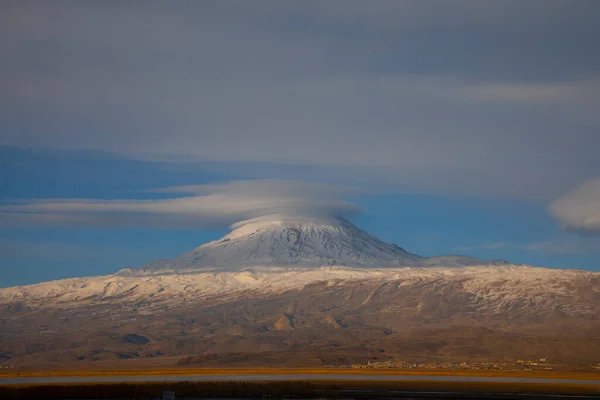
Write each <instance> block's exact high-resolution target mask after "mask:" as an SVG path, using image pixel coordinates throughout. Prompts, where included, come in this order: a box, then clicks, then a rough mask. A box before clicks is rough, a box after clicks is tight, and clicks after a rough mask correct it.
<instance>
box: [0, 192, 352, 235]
mask: <svg viewBox="0 0 600 400" xmlns="http://www.w3.org/2000/svg"><path fill="white" fill-rule="evenodd" d="M155 192H162V193H188V194H190V193H191V194H193V195H190V196H185V197H177V198H167V199H155V200H99V199H44V200H31V201H20V202H18V203H13V204H6V205H2V206H0V225H4V226H7V225H67V226H77V225H81V226H88V225H92V226H100V227H119V226H142V227H202V226H207V225H223V224H231V223H233V222H237V221H240V220H245V219H248V218H255V217H260V216H265V215H270V214H285V215H298V216H311V217H330V216H343V215H351V214H354V213H357V212H359V211H360V210H359V208H358V207H357V206H356V205H354V204H352V203H350V202H348V201H345V200H343V198H344V197H347V196H349V195H351V194H355V193H356V191H355V190H354V189H351V188H348V187H343V186H339V185H326V184H320V183H308V182H294V181H278V180H253V181H232V182H228V183H221V184H212V185H192V186H179V187H170V188H162V189H157V190H155Z"/></svg>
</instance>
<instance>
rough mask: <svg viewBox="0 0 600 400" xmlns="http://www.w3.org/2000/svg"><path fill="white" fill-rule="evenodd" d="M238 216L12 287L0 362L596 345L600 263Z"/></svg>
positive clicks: (350, 355)
mask: <svg viewBox="0 0 600 400" xmlns="http://www.w3.org/2000/svg"><path fill="white" fill-rule="evenodd" d="M232 228H233V229H232V231H231V233H229V234H228V235H227V236H225V237H224V238H222V239H220V240H217V241H213V242H210V243H207V244H204V245H202V246H200V247H198V248H197V249H195V250H193V251H191V252H189V253H186V254H183V255H181V256H179V257H176V258H174V259H170V260H159V261H155V262H153V263H151V264H148V265H146V266H143V267H141V268H139V269H125V270H122V271H120V272H118V273H115V274H112V275H106V276H96V277H89V278H74V279H65V280H60V281H54V282H44V283H40V284H36V285H29V286H23V287H13V288H6V289H0V364H1V363H2V362H5V363H19V364H28V363H29V364H38V363H40V362H53V361H55V362H64V361H77V360H88V361H89V360H98V359H107V358H109V359H110V358H113V359H115V358H117V359H118V358H132V357H136V358H137V357H140V358H144V357H156V356H162V355H165V356H184V355H185V356H189V355H198V354H200V355H202V356H200V357H199V358H195V360H200V362H205V361H206V360H208V361H207V362H211V360H213V361H214V360H215V359H216V360H221V359H222V360H223V363H225V365H228V366H229V365H230V364H229V363H230V362H232V360H233V361H235V357H237V356H236V354H239V353H240V352H241V353H244V354H254V356H252V357H245V358H243V359H244V360H250V362H255V365H263V364H264V362H265V361H264V359H263V358H261V357H276V358H277V357H278V359H279V360H281V361H280V362H281V363H283V365H290V364H289V362H291V361H290V360H305V361H303V362H305V364H306V365H318V364H319V363H321V365H322V364H323V363H328V362H330V361H331V362H335V360H339V359H340V358H344V359H347V360H349V361H350V362H353V361H354V360H363V361H364V360H366V359H367V358H368V357H370V356H369V355H370V354H373V352H374V351H376V352H377V353H378V354H384V356H385V357H392V358H398V357H401V358H402V359H405V358H406V357H407V355H408V356H410V357H423V356H424V355H425V356H427V357H430V358H433V359H436V357H438V358H441V359H444V360H448V359H453V360H454V359H456V360H463V359H465V358H472V357H475V358H477V357H479V358H484V359H490V358H491V359H500V358H501V357H507V356H509V357H513V358H515V359H518V358H526V357H528V358H533V357H552V358H556V359H560V358H561V357H562V359H564V360H565V362H576V363H579V362H591V361H593V360H596V358H597V357H596V355H595V354H594V353H593V351H594V350H593V349H598V348H600V347H599V346H600V342H599V341H598V335H597V332H598V331H599V330H600V320H599V319H598V315H600V273H594V272H588V271H574V270H551V269H545V268H534V267H528V266H518V265H512V264H508V263H506V262H505V261H501V260H496V261H484V260H478V259H474V258H470V257H466V256H455V255H452V256H441V257H429V258H427V257H421V256H418V255H415V254H412V253H409V252H407V251H406V250H404V249H402V248H401V247H398V246H396V245H393V244H387V243H384V242H382V241H380V240H379V239H377V238H375V237H373V236H371V235H369V234H368V233H365V232H363V231H361V230H360V229H358V228H357V227H355V226H354V225H352V224H351V223H350V222H348V221H346V220H344V219H340V218H329V219H319V220H315V219H311V218H299V217H293V218H292V217H289V216H286V217H283V216H280V215H273V216H269V217H263V218H258V219H252V220H248V221H244V222H241V223H238V224H235V225H234V226H233V227H232ZM534 345H535V346H534ZM532 346H534V347H532ZM332 349H333V350H332ZM590 349H592V350H590ZM216 354H219V357H223V358H219V357H217V358H215V357H214V356H215V355H216ZM265 354H271V355H268V356H267V355H265ZM272 354H276V355H272ZM291 354H295V355H298V357H292V356H286V355H291ZM309 356H310V357H313V358H310V357H309ZM211 357H212V358H211ZM228 357H229V358H228ZM232 357H233V358H232ZM314 357H316V358H314ZM203 360H204V361H203ZM261 360H262V361H261ZM310 360H312V361H310ZM268 362H269V363H270V361H268ZM293 365H295V364H293Z"/></svg>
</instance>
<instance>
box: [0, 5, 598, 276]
mask: <svg viewBox="0 0 600 400" xmlns="http://www.w3.org/2000/svg"><path fill="white" fill-rule="evenodd" d="M599 20H600V3H598V2H594V1H580V2H569V1H555V0H530V1H527V2H522V1H511V0H504V1H495V2H483V1H475V0H473V1H460V0H454V1H452V2H439V1H428V0H418V1H417V0H415V1H381V0H371V1H368V2H366V1H354V0H340V1H336V0H328V1H311V0H302V1H293V0H291V1H286V2H281V1H262V0H253V1H246V0H239V1H230V0H219V1H208V0H207V1H202V2H197V1H183V0H180V1H175V2H162V1H103V2H78V1H60V0H56V1H53V2H45V1H22V0H20V1H16V0H15V1H10V0H9V1H3V2H2V3H1V4H0V53H1V54H2V56H1V57H0V194H1V199H2V201H1V203H0V287H6V286H13V285H21V284H29V283H34V282H39V281H45V280H50V279H60V278H66V277H73V276H85V275H97V274H107V273H112V272H114V271H116V270H119V269H121V268H125V267H132V266H139V265H142V264H144V263H146V262H149V261H152V260H154V259H157V258H165V257H171V256H175V255H178V254H180V253H182V252H185V251H188V250H190V249H192V248H194V247H196V246H198V245H200V244H202V243H204V242H206V241H209V240H213V239H216V238H218V237H220V236H221V235H223V234H225V233H226V232H227V231H228V226H229V225H230V224H232V223H235V222H237V221H239V220H242V219H246V218H252V217H254V216H258V215H263V214H266V213H273V212H296V213H310V214H317V215H343V216H346V217H347V218H349V219H350V220H352V221H353V222H354V223H355V224H357V226H359V227H360V228H362V229H365V230H367V231H369V232H370V233H372V234H374V235H376V236H378V237H380V238H382V239H384V240H386V241H389V242H394V243H396V244H398V245H400V246H402V247H404V248H406V249H407V250H409V251H411V252H415V253H418V254H421V255H439V254H447V253H459V254H468V255H472V256H476V257H481V258H489V259H495V258H502V259H507V260H509V261H511V262H515V263H519V264H520V263H525V264H531V265H543V266H547V267H551V268H577V269H588V270H593V271H600V157H599V153H600V151H599V149H600V113H598V109H600V52H598V51H597V47H598V46H597V39H596V38H597V37H600V24H598V23H597V21H599Z"/></svg>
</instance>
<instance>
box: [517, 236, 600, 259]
mask: <svg viewBox="0 0 600 400" xmlns="http://www.w3.org/2000/svg"><path fill="white" fill-rule="evenodd" d="M521 248H522V249H523V250H527V251H533V252H540V253H546V254H578V255H583V254H595V253H599V252H600V240H596V239H595V238H588V239H584V238H581V239H580V240H562V241H561V240H550V241H542V242H535V243H530V244H527V245H524V246H522V247H521Z"/></svg>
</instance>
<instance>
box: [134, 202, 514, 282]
mask: <svg viewBox="0 0 600 400" xmlns="http://www.w3.org/2000/svg"><path fill="white" fill-rule="evenodd" d="M231 229H232V231H231V232H230V233H229V234H228V235H226V236H224V237H223V238H221V239H219V240H215V241H212V242H209V243H206V244H203V245H201V246H200V247H197V248H196V249H194V250H192V251H190V252H188V253H185V254H182V255H181V256H179V257H175V258H172V259H166V260H157V261H154V262H152V263H150V264H147V265H144V266H142V267H141V268H139V269H137V270H127V271H124V272H123V273H134V274H169V273H192V272H206V271H215V272H224V271H241V270H246V269H248V268H251V267H284V268H319V267H324V266H339V267H352V268H390V267H392V268H399V267H453V268H454V267H464V266H472V265H504V264H506V263H505V262H492V261H484V260H478V259H475V258H471V257H465V256H441V257H429V258H428V257H421V256H418V255H416V254H412V253H409V252H408V251H406V250H404V249H403V248H402V247H400V246H397V245H395V244H389V243H385V242H383V241H381V240H379V239H377V238H376V237H374V236H372V235H370V234H368V233H367V232H364V231H362V230H360V229H359V228H357V227H356V226H354V224H352V223H351V222H350V221H348V220H346V219H344V218H340V217H319V218H317V217H307V216H292V215H281V214H273V215H268V216H263V217H259V218H253V219H249V220H245V221H241V222H238V223H236V224H233V225H232V226H231Z"/></svg>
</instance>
